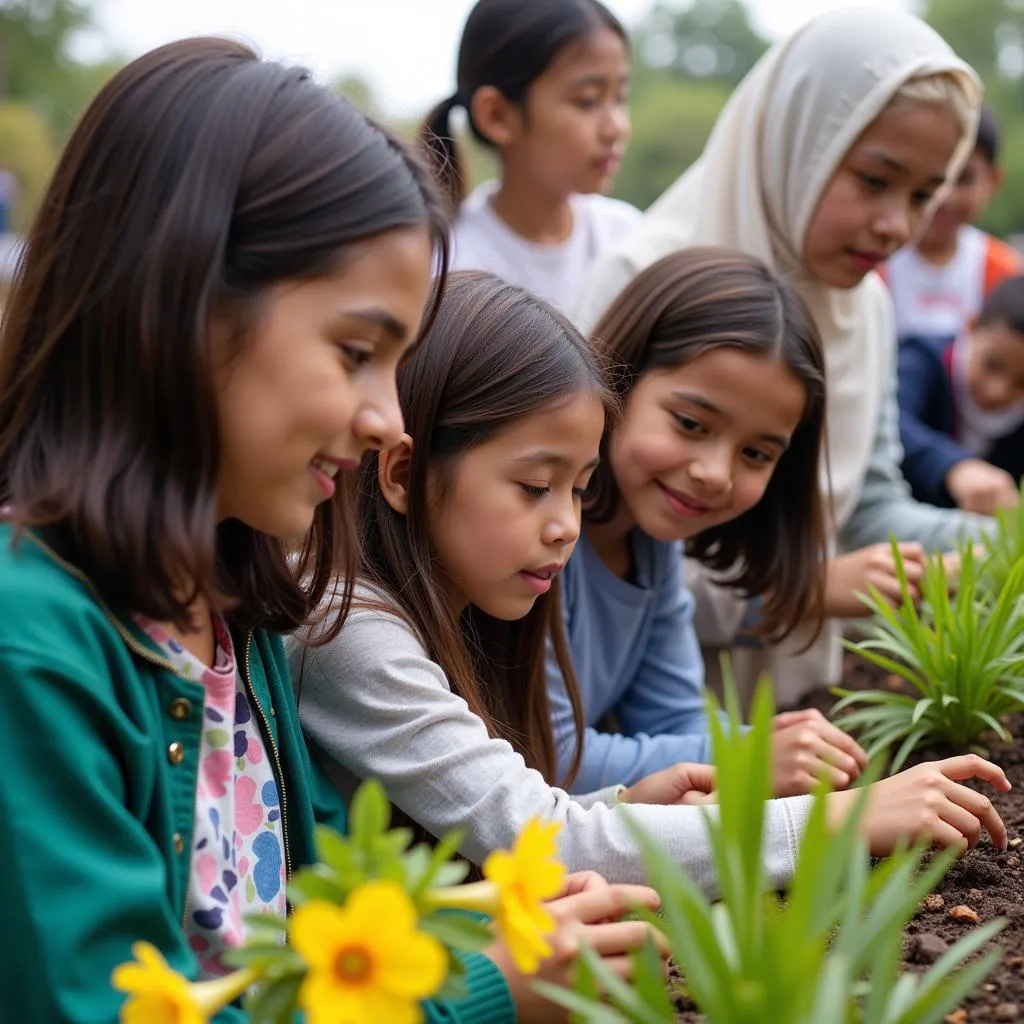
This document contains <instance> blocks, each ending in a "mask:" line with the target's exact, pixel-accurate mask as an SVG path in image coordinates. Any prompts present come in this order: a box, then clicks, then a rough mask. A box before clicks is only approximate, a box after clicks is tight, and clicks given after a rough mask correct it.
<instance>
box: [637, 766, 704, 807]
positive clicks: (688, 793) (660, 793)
mask: <svg viewBox="0 0 1024 1024" xmlns="http://www.w3.org/2000/svg"><path fill="white" fill-rule="evenodd" d="M714 789H715V769H714V767H713V766H712V765H710V764H684V763H682V762H680V763H679V764H674V765H672V766H671V767H669V768H663V769H662V770H661V771H660V772H655V773H654V774H653V775H648V776H647V777H646V778H644V779H641V780H640V781H639V782H637V783H635V784H634V785H632V786H630V787H629V789H627V790H625V792H623V793H622V794H620V796H619V801H620V802H621V803H624V804H700V803H709V802H711V801H710V800H709V797H712V795H713V793H714Z"/></svg>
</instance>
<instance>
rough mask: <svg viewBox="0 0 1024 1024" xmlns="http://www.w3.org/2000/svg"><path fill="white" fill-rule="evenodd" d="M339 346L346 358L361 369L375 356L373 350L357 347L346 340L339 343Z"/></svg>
mask: <svg viewBox="0 0 1024 1024" xmlns="http://www.w3.org/2000/svg"><path fill="white" fill-rule="evenodd" d="M338 348H339V349H340V350H341V353H342V354H343V355H344V357H345V359H346V360H347V361H348V362H349V363H351V364H352V366H353V367H355V368H356V369H359V367H361V366H365V365H366V364H367V363H368V362H369V361H370V360H371V359H372V358H373V352H372V351H369V350H367V349H364V348H356V346H355V345H349V344H346V343H345V342H341V343H339V345H338Z"/></svg>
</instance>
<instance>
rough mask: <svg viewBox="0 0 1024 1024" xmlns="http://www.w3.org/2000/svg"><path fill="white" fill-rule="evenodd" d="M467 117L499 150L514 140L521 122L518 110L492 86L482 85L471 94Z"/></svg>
mask: <svg viewBox="0 0 1024 1024" xmlns="http://www.w3.org/2000/svg"><path fill="white" fill-rule="evenodd" d="M469 115H470V117H472V118H473V124H475V125H476V126H477V128H478V129H479V131H480V134H481V135H483V137H484V138H485V139H490V141H491V142H492V143H493V144H494V145H495V146H497V147H498V148H499V149H501V147H502V146H507V145H508V144H509V143H510V142H512V141H513V140H514V139H515V137H516V133H517V131H518V129H519V126H520V123H521V121H522V118H521V116H520V113H519V108H518V107H517V106H516V105H515V104H514V103H509V101H508V100H507V99H505V97H504V96H502V94H501V92H500V91H499V90H498V89H496V88H495V87H494V86H493V85H482V86H480V88H479V89H477V91H476V92H475V93H473V98H472V99H471V100H470V101H469Z"/></svg>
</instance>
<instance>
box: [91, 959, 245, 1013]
mask: <svg viewBox="0 0 1024 1024" xmlns="http://www.w3.org/2000/svg"><path fill="white" fill-rule="evenodd" d="M132 956H134V957H135V960H134V961H133V962H131V963H127V964H121V965H120V966H119V967H115V968H114V973H113V976H112V978H111V981H112V984H113V986H114V988H116V989H118V990H119V991H121V992H127V993H128V999H127V1000H126V1001H125V1003H124V1005H123V1006H122V1007H121V1021H122V1024H206V1021H208V1020H209V1019H210V1018H211V1017H212V1016H213V1015H214V1014H215V1013H216V1012H217V1011H218V1010H220V1009H222V1008H223V1007H225V1006H227V1005H228V1003H231V1002H234V1000H235V999H237V998H238V997H239V996H240V995H241V994H242V993H243V992H244V991H245V990H246V989H247V988H248V987H249V986H250V985H251V984H252V983H253V981H255V980H256V976H255V974H254V973H253V972H252V971H249V970H245V971H234V972H233V973H232V974H228V975H226V976H225V977H223V978H217V979H215V980H213V981H189V980H188V979H187V978H184V977H182V975H180V974H178V972H177V971H173V970H171V968H170V967H168V965H167V961H166V960H164V958H163V956H161V954H160V951H159V950H158V949H156V947H154V946H151V945H150V944H149V943H148V942H136V943H135V945H133V946H132Z"/></svg>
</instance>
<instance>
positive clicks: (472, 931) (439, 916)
mask: <svg viewBox="0 0 1024 1024" xmlns="http://www.w3.org/2000/svg"><path fill="white" fill-rule="evenodd" d="M419 927H420V930H421V931H424V932H426V933H427V934H428V935H433V936H434V938H435V939H437V940H438V941H439V942H441V943H443V944H444V945H445V946H448V947H450V948H451V949H458V950H462V951H463V952H476V951H478V950H481V949H486V948H487V947H488V946H490V945H493V943H494V932H493V931H491V929H490V928H489V927H488V926H487V925H486V924H485V923H484V922H483V921H481V920H480V919H479V918H476V917H471V916H470V915H468V914H464V913H462V912H460V911H457V910H436V911H434V913H433V914H431V915H430V916H429V917H424V918H421V919H420V924H419Z"/></svg>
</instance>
